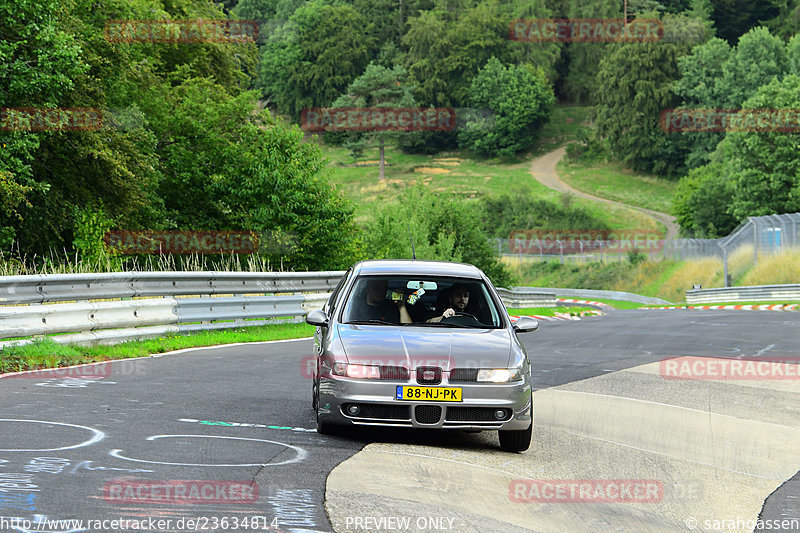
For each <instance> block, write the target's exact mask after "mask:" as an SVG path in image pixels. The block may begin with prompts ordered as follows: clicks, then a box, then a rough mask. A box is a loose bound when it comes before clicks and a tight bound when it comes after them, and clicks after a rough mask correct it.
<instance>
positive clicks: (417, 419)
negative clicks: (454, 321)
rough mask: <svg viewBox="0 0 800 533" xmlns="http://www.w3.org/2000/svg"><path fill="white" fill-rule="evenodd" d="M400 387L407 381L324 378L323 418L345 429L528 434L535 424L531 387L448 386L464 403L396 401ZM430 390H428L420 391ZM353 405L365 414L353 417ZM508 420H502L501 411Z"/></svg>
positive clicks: (476, 384) (522, 384)
mask: <svg viewBox="0 0 800 533" xmlns="http://www.w3.org/2000/svg"><path fill="white" fill-rule="evenodd" d="M398 385H414V386H417V385H416V384H414V383H409V382H405V381H402V382H401V381H388V380H387V381H368V380H354V379H348V378H341V379H337V378H322V379H321V380H320V388H319V418H320V420H323V421H325V422H330V423H332V424H340V425H359V426H383V427H413V428H429V429H478V430H484V429H485V430H525V429H528V427H529V426H530V425H531V422H532V419H533V404H532V396H531V387H530V383H528V382H527V380H526V381H522V382H516V383H508V384H497V383H491V384H489V383H481V384H478V383H442V384H439V385H436V386H437V387H459V388H461V389H462V400H463V401H461V402H434V401H425V402H423V401H408V400H396V399H395V393H396V390H397V386H398ZM419 386H428V385H419ZM350 405H356V406H358V407H359V411H360V412H359V413H358V414H357V415H352V414H350V413H349V412H348V407H349V406H350ZM498 410H503V411H504V412H505V416H504V417H503V418H502V419H499V420H498V419H497V418H496V417H495V416H494V413H495V411H498Z"/></svg>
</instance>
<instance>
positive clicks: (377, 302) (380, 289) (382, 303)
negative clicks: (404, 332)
mask: <svg viewBox="0 0 800 533" xmlns="http://www.w3.org/2000/svg"><path fill="white" fill-rule="evenodd" d="M388 287H389V283H388V282H387V281H386V280H385V279H370V280H368V281H367V291H366V295H365V298H364V301H363V302H361V303H360V304H359V305H357V306H356V307H354V309H353V311H351V312H350V321H361V320H381V321H383V322H392V323H394V324H398V323H399V324H410V323H411V315H409V314H408V309H407V308H406V303H405V301H404V300H403V299H402V298H401V299H399V300H390V299H388V298H387V294H386V292H387V289H388Z"/></svg>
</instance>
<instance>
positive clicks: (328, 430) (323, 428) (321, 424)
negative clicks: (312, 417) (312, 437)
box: [317, 408, 337, 435]
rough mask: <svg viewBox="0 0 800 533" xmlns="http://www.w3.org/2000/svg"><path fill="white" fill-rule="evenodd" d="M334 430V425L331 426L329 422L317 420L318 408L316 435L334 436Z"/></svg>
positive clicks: (335, 427)
mask: <svg viewBox="0 0 800 533" xmlns="http://www.w3.org/2000/svg"><path fill="white" fill-rule="evenodd" d="M336 429H337V426H336V424H331V423H330V422H325V421H324V420H320V419H319V408H317V433H319V434H320V435H334V434H335V433H336Z"/></svg>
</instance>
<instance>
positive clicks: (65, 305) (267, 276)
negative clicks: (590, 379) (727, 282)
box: [0, 271, 717, 348]
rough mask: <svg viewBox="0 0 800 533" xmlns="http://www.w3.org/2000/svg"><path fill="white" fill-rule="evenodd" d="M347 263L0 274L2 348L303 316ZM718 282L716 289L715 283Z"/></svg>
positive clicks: (511, 295)
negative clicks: (337, 266)
mask: <svg viewBox="0 0 800 533" xmlns="http://www.w3.org/2000/svg"><path fill="white" fill-rule="evenodd" d="M343 274H344V272H343V271H327V272H111V273H100V274H37V275H28V276H0V339H13V340H6V341H0V348H2V347H3V346H7V345H10V344H24V343H27V342H31V341H32V339H31V337H35V336H43V335H48V336H49V335H52V337H50V338H51V339H52V340H54V341H55V342H58V343H75V344H96V343H102V344H113V343H116V342H123V341H129V340H142V339H148V338H153V337H161V336H164V335H169V334H181V333H186V332H191V331H199V330H213V329H225V328H238V327H243V326H257V325H263V324H270V323H275V322H276V321H277V320H278V319H281V320H280V321H281V322H285V321H294V322H299V321H302V319H303V317H304V316H305V314H306V313H308V311H310V310H313V309H319V308H321V307H322V306H323V305H324V303H325V301H326V300H327V298H328V295H329V294H330V291H331V290H332V289H333V288H334V287H335V285H336V283H338V281H339V279H340V278H341V276H342V275H343ZM711 290H717V289H711ZM498 292H499V293H500V296H501V298H502V299H503V303H504V304H505V305H506V306H507V307H516V308H520V307H554V306H556V305H557V302H556V298H558V297H567V298H574V297H578V298H608V299H614V300H628V301H636V302H640V303H645V304H669V302H665V301H664V300H660V299H658V298H648V297H644V296H639V295H635V294H630V293H623V292H615V291H591V290H582V289H553V288H539V287H516V288H514V289H511V290H509V289H503V288H500V289H498Z"/></svg>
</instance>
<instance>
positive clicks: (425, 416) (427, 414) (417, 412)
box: [414, 405, 442, 424]
mask: <svg viewBox="0 0 800 533" xmlns="http://www.w3.org/2000/svg"><path fill="white" fill-rule="evenodd" d="M414 418H416V419H417V422H419V423H420V424H436V423H438V422H439V419H440V418H442V408H441V407H439V406H438V405H418V406H416V407H415V408H414Z"/></svg>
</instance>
